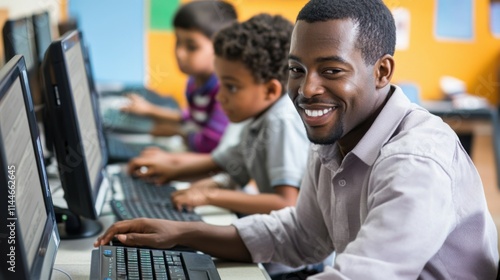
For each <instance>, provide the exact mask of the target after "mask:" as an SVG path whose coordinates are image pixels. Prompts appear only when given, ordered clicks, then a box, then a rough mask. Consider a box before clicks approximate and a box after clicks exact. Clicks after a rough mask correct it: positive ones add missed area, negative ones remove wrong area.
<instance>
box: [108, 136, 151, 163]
mask: <svg viewBox="0 0 500 280" xmlns="http://www.w3.org/2000/svg"><path fill="white" fill-rule="evenodd" d="M105 137H106V147H107V148H108V156H109V160H110V161H115V162H116V161H128V160H130V159H131V158H134V157H137V156H139V155H140V154H141V152H142V150H144V149H145V148H147V147H153V146H155V147H158V145H157V144H154V143H152V142H151V143H136V142H126V141H124V140H121V139H119V138H118V137H117V136H114V135H110V134H109V133H107V134H106V135H105Z"/></svg>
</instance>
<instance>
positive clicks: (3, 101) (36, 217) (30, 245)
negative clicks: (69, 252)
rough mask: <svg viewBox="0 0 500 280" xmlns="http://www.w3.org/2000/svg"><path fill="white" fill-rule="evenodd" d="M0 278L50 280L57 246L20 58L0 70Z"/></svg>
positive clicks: (41, 160)
mask: <svg viewBox="0 0 500 280" xmlns="http://www.w3.org/2000/svg"><path fill="white" fill-rule="evenodd" d="M0 192H1V196H0V197H1V199H2V201H3V202H1V203H0V205H1V208H2V210H1V211H0V219H1V220H2V221H3V223H4V225H3V226H1V227H0V252H2V253H1V254H0V262H1V263H2V265H1V266H0V267H1V269H0V279H50V276H51V274H52V268H53V265H54V261H55V258H56V253H57V248H58V246H59V235H58V230H57V224H56V218H55V215H54V210H53V208H52V199H51V196H50V190H49V184H48V181H47V175H46V174H45V166H44V163H43V155H42V147H41V142H40V137H39V135H38V128H37V124H36V120H35V114H34V107H33V103H32V100H31V96H30V88H29V83H28V73H27V68H26V65H25V61H24V59H23V58H22V56H21V55H16V56H14V57H13V58H12V59H11V60H10V61H9V62H8V63H7V64H5V65H4V66H3V67H2V69H0Z"/></svg>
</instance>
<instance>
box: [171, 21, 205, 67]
mask: <svg viewBox="0 0 500 280" xmlns="http://www.w3.org/2000/svg"><path fill="white" fill-rule="evenodd" d="M175 38H176V44H175V57H176V58H177V64H178V65H179V69H180V70H181V71H182V72H183V73H185V74H188V75H191V76H197V75H210V74H212V73H213V72H214V68H213V59H214V49H213V46H212V41H211V40H210V39H209V38H208V37H206V36H205V35H204V34H203V33H201V32H199V31H194V30H188V29H182V28H176V29H175Z"/></svg>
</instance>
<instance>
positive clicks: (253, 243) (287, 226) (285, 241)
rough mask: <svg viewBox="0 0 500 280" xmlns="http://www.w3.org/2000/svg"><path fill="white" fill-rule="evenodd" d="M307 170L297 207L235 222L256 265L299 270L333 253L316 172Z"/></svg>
mask: <svg viewBox="0 0 500 280" xmlns="http://www.w3.org/2000/svg"><path fill="white" fill-rule="evenodd" d="M311 164H312V163H311V160H309V165H311ZM308 170H309V171H308V172H306V174H305V176H304V179H303V183H302V186H301V189H300V192H299V198H298V201H297V205H296V207H287V208H284V209H281V210H278V211H273V212H271V213H270V214H269V215H251V216H247V217H245V218H242V219H239V220H236V221H235V222H234V223H233V225H234V226H235V227H236V228H237V230H238V233H239V234H240V236H241V238H242V239H243V242H244V243H245V245H246V247H247V248H248V250H249V251H250V254H251V255H252V260H253V261H254V262H262V263H268V262H277V263H283V264H285V265H289V266H292V267H298V266H300V265H303V264H308V263H317V262H320V261H322V260H324V259H325V258H326V257H327V256H328V255H330V254H331V252H332V251H333V245H332V242H331V239H330V237H329V234H328V230H327V228H326V226H325V223H324V221H323V215H322V214H321V210H320V208H319V205H318V203H317V199H316V193H317V192H316V190H315V184H316V183H315V180H317V179H315V178H317V176H315V173H316V172H315V171H313V170H312V169H311V168H310V169H308Z"/></svg>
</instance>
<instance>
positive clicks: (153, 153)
mask: <svg viewBox="0 0 500 280" xmlns="http://www.w3.org/2000/svg"><path fill="white" fill-rule="evenodd" d="M177 162H178V159H177V157H176V155H175V154H171V153H168V152H165V151H163V150H161V149H159V148H147V149H145V150H144V151H143V152H142V153H141V155H140V156H139V157H136V158H133V159H131V160H130V161H129V163H128V167H127V168H128V172H129V174H131V175H132V176H135V177H139V178H142V179H144V180H146V181H150V182H152V183H155V184H163V183H167V182H169V181H171V180H173V179H175V177H176V165H178V164H177Z"/></svg>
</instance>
